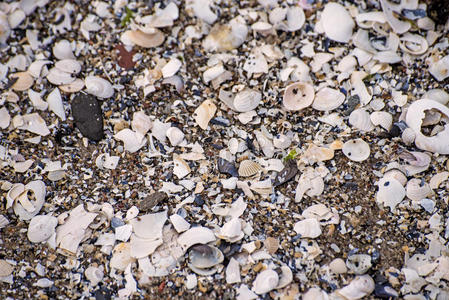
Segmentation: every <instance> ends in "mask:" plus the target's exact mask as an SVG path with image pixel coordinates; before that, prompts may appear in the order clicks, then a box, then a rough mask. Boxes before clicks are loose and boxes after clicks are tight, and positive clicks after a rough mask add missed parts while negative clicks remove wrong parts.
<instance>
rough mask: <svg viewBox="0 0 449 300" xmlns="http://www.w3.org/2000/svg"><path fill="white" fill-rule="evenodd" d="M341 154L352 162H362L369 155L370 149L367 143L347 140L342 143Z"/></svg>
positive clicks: (358, 140) (360, 140)
mask: <svg viewBox="0 0 449 300" xmlns="http://www.w3.org/2000/svg"><path fill="white" fill-rule="evenodd" d="M342 151H343V154H344V155H345V156H346V157H347V158H349V159H350V160H353V161H357V162H360V161H364V160H365V159H367V158H368V157H369V155H370V148H369V145H368V143H367V142H365V141H364V140H362V139H354V140H349V141H347V142H346V143H344V145H343V148H342Z"/></svg>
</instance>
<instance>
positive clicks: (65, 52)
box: [53, 40, 75, 60]
mask: <svg viewBox="0 0 449 300" xmlns="http://www.w3.org/2000/svg"><path fill="white" fill-rule="evenodd" d="M53 55H54V56H55V57H56V58H57V59H60V60H63V59H75V56H74V55H73V52H72V46H70V42H69V41H68V40H61V41H59V42H57V43H55V45H54V46H53Z"/></svg>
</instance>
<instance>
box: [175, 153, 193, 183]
mask: <svg viewBox="0 0 449 300" xmlns="http://www.w3.org/2000/svg"><path fill="white" fill-rule="evenodd" d="M173 163H174V167H173V174H175V175H176V177H178V178H179V179H181V178H184V177H185V176H187V175H188V174H189V173H190V171H191V170H190V167H189V164H187V163H186V162H185V160H183V159H182V158H181V157H180V156H179V155H177V154H174V155H173Z"/></svg>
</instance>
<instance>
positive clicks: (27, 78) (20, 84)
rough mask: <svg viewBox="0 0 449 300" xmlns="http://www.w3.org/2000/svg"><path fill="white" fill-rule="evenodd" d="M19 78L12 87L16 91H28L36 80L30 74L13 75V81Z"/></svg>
mask: <svg viewBox="0 0 449 300" xmlns="http://www.w3.org/2000/svg"><path fill="white" fill-rule="evenodd" d="M14 78H17V81H16V82H14V84H13V85H12V86H11V88H12V89H13V90H14V91H25V90H28V89H29V88H30V87H31V86H32V85H33V84H34V78H33V76H31V75H30V74H29V73H28V72H18V73H15V74H12V75H11V79H14Z"/></svg>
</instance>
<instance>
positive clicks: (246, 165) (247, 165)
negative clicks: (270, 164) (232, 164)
mask: <svg viewBox="0 0 449 300" xmlns="http://www.w3.org/2000/svg"><path fill="white" fill-rule="evenodd" d="M261 170H262V167H261V166H260V165H259V164H258V163H256V162H255V161H252V160H249V159H247V160H244V161H242V162H241V163H240V166H239V171H238V172H239V176H242V177H249V176H253V175H255V174H257V173H258V172H259V171H261Z"/></svg>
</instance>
